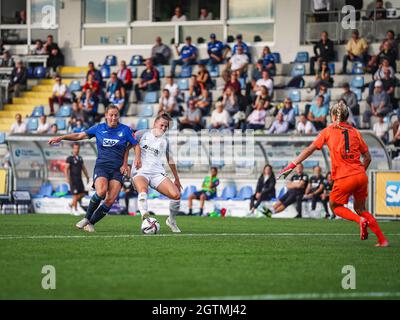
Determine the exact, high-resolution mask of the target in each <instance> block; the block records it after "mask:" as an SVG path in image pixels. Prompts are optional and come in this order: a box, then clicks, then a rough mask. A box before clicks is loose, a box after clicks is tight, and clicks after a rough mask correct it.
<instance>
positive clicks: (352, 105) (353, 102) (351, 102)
mask: <svg viewBox="0 0 400 320" xmlns="http://www.w3.org/2000/svg"><path fill="white" fill-rule="evenodd" d="M342 88H343V93H342V95H341V96H340V99H342V100H343V101H344V103H345V104H346V106H347V107H348V108H349V109H350V110H351V113H352V114H353V116H355V117H359V116H360V105H359V104H358V100H357V95H356V94H355V93H354V92H353V91H351V90H350V85H349V84H348V83H347V82H346V83H344V84H343V86H342Z"/></svg>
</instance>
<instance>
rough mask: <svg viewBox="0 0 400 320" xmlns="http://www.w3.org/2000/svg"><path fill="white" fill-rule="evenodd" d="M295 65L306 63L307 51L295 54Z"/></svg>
mask: <svg viewBox="0 0 400 320" xmlns="http://www.w3.org/2000/svg"><path fill="white" fill-rule="evenodd" d="M294 62H295V63H306V62H308V52H307V51H299V52H297V54H296V58H295V59H294Z"/></svg>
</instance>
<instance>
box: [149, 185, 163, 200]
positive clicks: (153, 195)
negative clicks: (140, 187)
mask: <svg viewBox="0 0 400 320" xmlns="http://www.w3.org/2000/svg"><path fill="white" fill-rule="evenodd" d="M148 197H149V199H157V198H159V197H160V193H159V192H158V191H157V190H155V189H153V188H151V187H149V191H148Z"/></svg>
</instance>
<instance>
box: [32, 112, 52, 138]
mask: <svg viewBox="0 0 400 320" xmlns="http://www.w3.org/2000/svg"><path fill="white" fill-rule="evenodd" d="M49 130H50V125H49V123H48V122H47V117H46V116H40V118H39V125H38V127H37V129H36V131H35V133H38V134H46V133H48V132H49Z"/></svg>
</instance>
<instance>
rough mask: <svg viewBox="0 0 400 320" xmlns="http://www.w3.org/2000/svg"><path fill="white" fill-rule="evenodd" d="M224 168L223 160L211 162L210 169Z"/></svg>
mask: <svg viewBox="0 0 400 320" xmlns="http://www.w3.org/2000/svg"><path fill="white" fill-rule="evenodd" d="M224 166H225V161H224V160H214V159H212V160H211V167H217V168H218V169H221V168H223V167H224Z"/></svg>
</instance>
